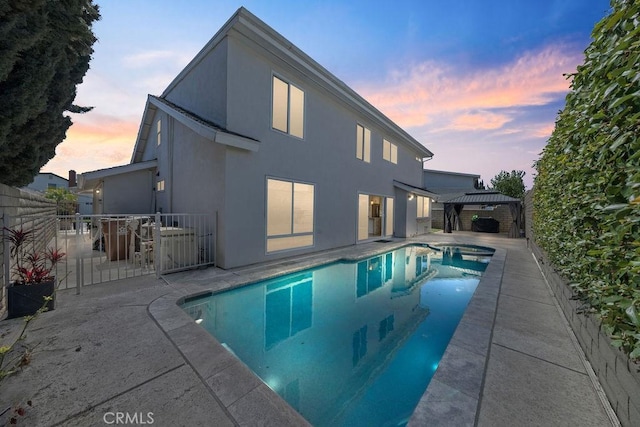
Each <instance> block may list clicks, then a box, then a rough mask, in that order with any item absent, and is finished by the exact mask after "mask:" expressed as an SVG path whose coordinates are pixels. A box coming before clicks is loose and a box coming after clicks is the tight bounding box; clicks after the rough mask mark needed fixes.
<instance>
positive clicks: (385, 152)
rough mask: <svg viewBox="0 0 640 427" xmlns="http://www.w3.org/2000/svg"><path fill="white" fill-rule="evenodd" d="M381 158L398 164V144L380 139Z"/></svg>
mask: <svg viewBox="0 0 640 427" xmlns="http://www.w3.org/2000/svg"><path fill="white" fill-rule="evenodd" d="M382 158H383V159H385V160H386V161H388V162H391V163H393V164H394V165H396V164H398V146H397V145H396V144H393V143H391V142H389V141H387V140H386V139H383V140H382Z"/></svg>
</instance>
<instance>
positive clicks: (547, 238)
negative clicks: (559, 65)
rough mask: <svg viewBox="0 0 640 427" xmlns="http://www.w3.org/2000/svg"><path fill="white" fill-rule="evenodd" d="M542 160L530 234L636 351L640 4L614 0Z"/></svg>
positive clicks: (617, 338) (639, 339) (620, 343)
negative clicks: (532, 231)
mask: <svg viewBox="0 0 640 427" xmlns="http://www.w3.org/2000/svg"><path fill="white" fill-rule="evenodd" d="M611 7H612V9H611V12H610V14H609V15H608V16H606V17H605V18H604V19H603V20H602V21H600V22H599V23H598V24H596V26H595V28H594V30H593V32H592V39H593V40H592V42H591V44H590V45H589V47H588V48H587V49H586V51H585V61H584V64H582V65H581V66H579V67H578V69H577V72H576V73H574V74H572V75H571V76H570V77H572V78H573V81H572V83H571V90H570V92H569V94H568V95H567V97H566V106H565V108H564V110H563V111H561V112H560V113H559V115H558V118H557V120H556V125H555V130H554V131H553V133H552V135H551V138H550V139H549V142H548V144H547V146H546V147H545V149H544V151H543V153H542V156H541V158H540V159H539V160H538V162H536V165H535V167H536V169H537V171H538V175H537V176H536V178H535V193H534V223H533V228H534V233H535V235H536V241H537V243H538V244H539V245H540V246H541V247H542V248H543V249H544V250H545V252H546V253H547V254H548V256H549V258H550V259H551V261H552V262H553V263H554V266H555V267H556V269H557V270H558V271H559V272H560V273H561V274H562V275H563V276H565V278H567V279H568V280H569V281H570V282H571V283H572V285H571V286H572V287H573V288H574V290H575V291H576V292H577V294H578V295H579V297H580V298H582V299H584V300H585V301H586V302H588V303H589V305H590V307H591V311H593V312H596V313H597V314H598V315H599V316H600V318H601V319H602V322H603V325H604V327H605V328H606V330H607V331H608V332H609V333H610V334H611V336H612V338H613V344H614V345H615V346H617V347H621V348H622V349H624V350H625V351H626V352H628V353H629V355H630V357H631V358H632V359H639V358H640V319H639V317H640V314H639V313H640V139H639V138H638V135H640V25H639V24H638V23H639V22H640V2H638V1H633V0H612V1H611Z"/></svg>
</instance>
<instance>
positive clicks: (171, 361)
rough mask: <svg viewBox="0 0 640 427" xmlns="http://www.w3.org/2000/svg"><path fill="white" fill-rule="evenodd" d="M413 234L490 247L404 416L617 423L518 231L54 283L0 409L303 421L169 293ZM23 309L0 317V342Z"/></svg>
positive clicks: (172, 419)
mask: <svg viewBox="0 0 640 427" xmlns="http://www.w3.org/2000/svg"><path fill="white" fill-rule="evenodd" d="M411 241H418V242H458V243H471V244H478V245H485V246H491V247H494V248H496V249H497V251H496V255H494V259H493V260H492V261H491V263H490V265H489V269H487V272H486V273H485V276H483V279H482V281H481V284H480V285H479V287H478V291H476V295H474V299H473V300H472V302H471V304H470V306H469V309H468V310H467V312H466V314H465V317H464V318H463V320H462V321H461V323H460V325H459V327H458V329H457V331H456V334H455V335H454V338H453V339H452V341H451V343H450V345H449V347H448V349H447V352H446V353H445V357H444V358H443V360H442V362H441V364H440V367H439V369H438V372H437V373H436V377H434V379H433V381H432V382H431V384H430V386H429V388H428V390H427V392H426V393H425V395H424V396H423V399H422V401H421V402H420V404H419V406H418V408H417V410H416V412H415V413H414V416H413V418H412V419H411V422H410V424H409V425H445V424H446V425H479V426H495V425H584V426H589V425H593V426H603V425H618V424H617V420H616V418H615V415H613V413H612V411H611V408H610V407H608V404H607V403H606V398H604V396H603V393H602V391H601V389H600V387H599V384H598V383H597V380H595V381H594V377H593V373H592V372H591V371H590V368H589V367H588V365H587V364H585V359H584V356H583V355H582V352H581V350H580V348H579V346H578V345H577V343H576V342H575V338H574V337H573V336H572V333H571V332H570V330H569V329H568V326H567V324H566V320H565V319H564V317H563V315H562V314H561V312H560V311H559V309H558V307H557V305H556V303H555V299H554V298H553V296H552V295H551V293H550V291H549V289H548V287H547V285H546V284H545V282H544V279H543V277H542V276H541V273H540V271H539V269H538V267H537V265H536V262H535V260H534V258H533V257H532V255H531V253H530V251H529V250H528V249H527V247H526V241H525V240H524V239H508V238H505V236H503V235H486V234H482V235H480V234H474V233H465V232H458V233H456V234H454V235H451V234H442V233H437V234H431V235H427V236H422V237H420V238H419V239H416V240H397V241H394V242H392V243H368V244H363V245H358V246H353V247H348V248H345V249H340V250H333V251H328V252H324V253H321V254H314V255H309V256H304V257H299V258H292V259H288V260H284V261H278V262H274V263H269V264H262V265H259V266H252V267H248V268H240V269H233V270H226V271H225V270H219V269H214V268H208V269H203V270H196V271H186V272H182V273H175V274H172V275H167V276H164V280H158V279H156V278H155V277H154V276H142V277H135V278H130V279H123V280H119V281H115V282H111V283H105V284H100V285H94V286H91V287H88V288H85V289H83V293H82V295H76V294H75V293H74V291H73V290H69V291H61V292H60V293H59V295H58V300H57V308H56V310H54V311H52V312H50V313H45V314H44V315H42V316H41V317H40V318H39V319H37V320H36V321H34V323H33V324H32V325H31V326H30V328H29V332H28V336H27V343H28V344H30V345H34V344H38V345H37V347H36V349H35V351H34V353H33V357H32V360H31V363H30V364H29V365H28V366H27V367H26V368H24V370H23V371H22V372H20V373H18V374H17V375H14V376H12V377H9V378H7V379H6V380H4V381H3V383H2V388H1V389H0V403H1V406H0V411H5V409H7V408H9V409H8V410H7V411H6V412H4V414H3V415H2V417H0V422H6V421H7V420H8V417H9V416H10V415H11V414H12V410H11V408H12V407H14V405H16V404H20V405H22V406H23V407H25V409H26V414H25V416H24V417H19V420H18V425H31V426H36V425H65V426H66V425H71V426H73V425H82V426H83V425H98V424H102V423H104V422H105V421H109V420H110V418H109V417H112V418H111V419H113V417H115V416H116V413H123V414H128V415H129V416H130V417H133V416H136V417H137V420H139V421H140V420H142V421H145V420H146V421H147V423H149V419H148V417H149V414H151V415H150V416H151V417H152V419H153V422H154V424H156V425H215V426H224V425H304V424H305V421H304V420H303V419H301V418H300V417H299V415H297V413H295V412H293V411H292V410H291V409H290V408H289V407H288V406H287V405H286V404H284V403H283V401H281V400H280V399H279V398H277V396H275V397H274V395H275V394H274V393H273V392H272V391H271V390H270V389H268V387H266V386H265V385H264V384H263V383H261V382H260V381H259V380H257V379H256V378H255V377H253V376H252V374H251V373H250V372H249V371H248V369H247V368H246V367H244V365H243V364H241V363H240V362H238V361H237V359H235V358H234V357H232V356H231V355H230V354H229V353H226V352H220V351H219V349H220V348H221V347H220V345H219V344H218V343H217V342H216V341H215V340H214V339H213V338H211V337H209V336H208V334H206V333H204V331H203V330H202V329H201V328H199V327H198V326H197V325H195V324H194V323H193V322H191V321H190V320H189V318H188V317H186V315H184V314H183V313H182V312H181V310H180V309H179V308H178V307H176V306H175V304H174V302H175V301H176V300H177V298H178V296H185V295H191V294H194V293H198V292H204V291H206V290H218V289H224V288H227V287H233V286H235V285H237V284H241V283H246V282H250V281H255V280H257V279H259V278H262V277H265V276H269V275H271V274H278V273H283V272H285V271H291V270H298V269H301V268H306V267H309V266H312V265H316V264H318V263H325V262H327V261H331V260H335V259H339V258H345V257H346V258H350V257H363V256H367V255H373V254H375V253H381V252H386V251H388V250H391V249H394V248H396V247H398V246H401V245H404V244H406V243H409V242H411ZM21 322H22V321H21V320H20V319H12V320H5V321H2V322H0V333H1V334H2V336H3V342H4V340H5V339H7V338H8V337H9V336H10V335H11V334H12V333H15V331H16V330H17V329H18V328H19V327H20V325H21ZM603 398H604V399H605V400H604V402H605V403H603ZM28 400H31V401H32V403H33V406H32V407H28V406H26V405H25V402H26V401H28ZM185 408H188V409H185ZM105 417H107V418H105Z"/></svg>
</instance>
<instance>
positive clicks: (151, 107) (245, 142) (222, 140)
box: [131, 95, 260, 163]
mask: <svg viewBox="0 0 640 427" xmlns="http://www.w3.org/2000/svg"><path fill="white" fill-rule="evenodd" d="M158 110H161V111H164V112H165V113H167V114H168V115H170V116H171V117H173V118H175V119H176V120H178V121H179V122H180V123H182V124H183V125H185V126H187V127H188V128H189V129H191V130H193V131H194V132H195V133H197V134H198V135H201V136H203V137H205V138H207V139H210V140H211V141H213V142H217V143H219V144H224V145H229V146H232V147H236V148H241V149H244V150H248V151H258V148H259V146H260V142H259V141H257V140H255V139H253V138H250V137H248V136H244V135H241V134H239V133H236V132H230V131H228V130H226V129H225V128H223V127H221V126H218V125H217V124H215V123H213V122H211V121H209V120H205V119H203V118H202V117H200V116H198V115H196V114H194V113H192V112H190V111H187V110H185V109H184V108H182V107H179V106H177V105H176V104H174V103H173V102H170V101H167V100H166V99H163V98H159V97H157V96H153V95H149V96H148V97H147V104H146V105H145V108H144V113H143V115H142V121H141V122H140V129H139V130H138V137H137V138H136V145H135V147H134V149H133V155H132V156H131V163H135V162H139V161H140V160H141V159H142V154H143V153H144V150H145V147H146V145H147V141H148V139H149V132H150V131H151V126H152V125H153V120H154V116H155V113H156V111H158Z"/></svg>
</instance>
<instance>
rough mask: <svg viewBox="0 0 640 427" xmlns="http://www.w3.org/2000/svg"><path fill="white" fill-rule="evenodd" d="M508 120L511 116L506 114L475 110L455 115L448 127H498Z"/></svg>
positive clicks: (463, 128)
mask: <svg viewBox="0 0 640 427" xmlns="http://www.w3.org/2000/svg"><path fill="white" fill-rule="evenodd" d="M510 121H511V118H510V117H509V116H508V115H506V114H496V113H492V112H489V111H475V112H470V113H466V114H461V115H458V116H456V117H455V118H454V119H453V120H452V121H451V126H450V128H453V129H456V130H478V129H485V130H487V129H500V128H501V127H502V126H504V124H505V123H508V122H510Z"/></svg>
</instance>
